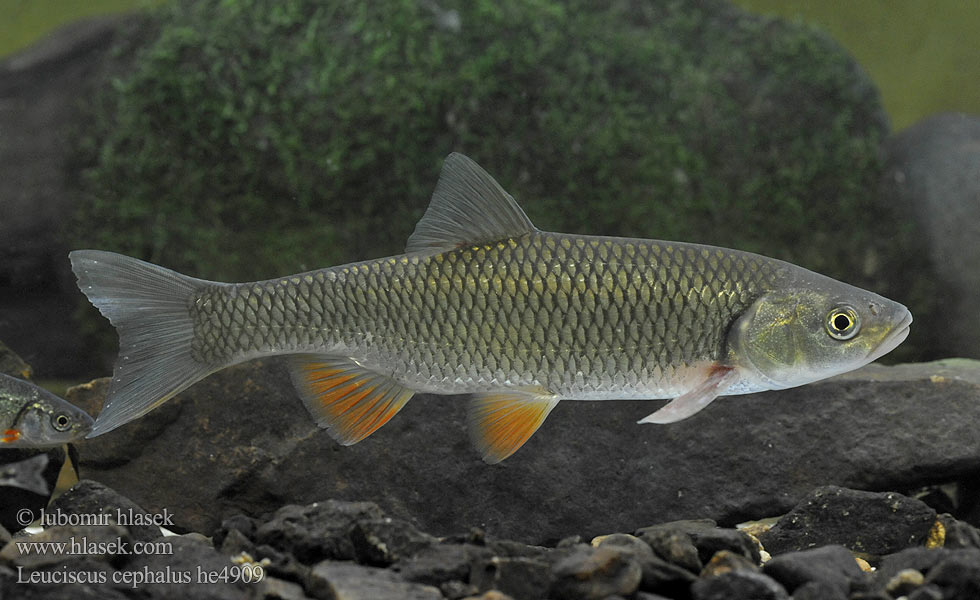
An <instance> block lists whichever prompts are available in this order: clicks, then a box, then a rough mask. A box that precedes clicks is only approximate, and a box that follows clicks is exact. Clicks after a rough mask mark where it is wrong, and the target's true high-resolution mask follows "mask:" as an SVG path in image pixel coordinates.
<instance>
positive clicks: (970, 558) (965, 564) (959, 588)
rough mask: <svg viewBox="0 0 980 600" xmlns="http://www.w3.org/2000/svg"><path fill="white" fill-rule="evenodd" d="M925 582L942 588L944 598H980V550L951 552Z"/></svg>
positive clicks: (968, 549)
mask: <svg viewBox="0 0 980 600" xmlns="http://www.w3.org/2000/svg"><path fill="white" fill-rule="evenodd" d="M925 581H926V583H927V584H932V585H935V586H937V587H938V588H940V589H941V590H942V591H943V597H944V598H957V599H958V598H980V550H978V549H976V548H967V549H961V550H951V551H950V552H949V554H948V555H947V556H946V557H945V558H944V559H943V560H942V561H940V562H939V563H937V564H936V565H935V566H934V567H933V568H932V569H930V570H929V573H928V574H927V575H926V580H925Z"/></svg>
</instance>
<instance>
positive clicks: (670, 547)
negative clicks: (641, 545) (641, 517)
mask: <svg viewBox="0 0 980 600" xmlns="http://www.w3.org/2000/svg"><path fill="white" fill-rule="evenodd" d="M714 527H715V522H714V521H674V522H671V523H661V524H659V525H652V526H650V527H644V528H642V529H638V530H637V531H636V537H638V538H640V539H641V540H643V541H644V542H646V543H647V544H649V545H650V547H651V548H653V551H654V552H656V553H657V555H658V556H659V557H660V558H662V559H664V560H666V561H667V562H669V563H672V564H675V565H677V566H680V567H684V568H685V569H687V570H689V571H691V572H692V573H700V572H701V569H702V567H703V563H702V562H701V558H700V556H699V553H698V549H697V547H696V546H695V545H694V542H693V541H692V539H691V534H690V532H691V531H694V530H708V529H712V528H714Z"/></svg>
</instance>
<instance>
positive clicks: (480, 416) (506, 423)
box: [469, 390, 558, 464]
mask: <svg viewBox="0 0 980 600" xmlns="http://www.w3.org/2000/svg"><path fill="white" fill-rule="evenodd" d="M557 404H558V400H557V399H555V398H554V397H553V396H551V395H548V394H547V392H545V391H544V390H541V392H539V393H534V392H526V391H521V390H515V391H506V392H491V393H485V394H478V395H477V396H475V397H474V398H473V400H472V401H471V403H470V413H469V421H470V434H471V436H472V437H473V443H474V444H475V445H476V447H477V450H479V451H480V454H482V455H483V460H484V461H485V462H487V463H489V464H495V463H499V462H500V461H502V460H504V459H505V458H507V457H508V456H510V455H511V454H513V453H514V452H516V451H517V449H518V448H520V447H521V446H523V445H524V442H526V441H527V440H528V439H529V438H530V437H531V436H532V435H534V432H535V431H537V430H538V427H540V426H541V424H542V423H544V420H545V418H547V416H548V413H550V412H551V410H552V409H553V408H554V407H555V405H557Z"/></svg>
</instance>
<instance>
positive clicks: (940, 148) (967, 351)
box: [881, 113, 980, 358]
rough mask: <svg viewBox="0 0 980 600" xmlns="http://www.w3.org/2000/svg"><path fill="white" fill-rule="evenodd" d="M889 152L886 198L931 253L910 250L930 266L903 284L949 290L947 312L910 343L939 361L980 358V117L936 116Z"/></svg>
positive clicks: (927, 319)
mask: <svg viewBox="0 0 980 600" xmlns="http://www.w3.org/2000/svg"><path fill="white" fill-rule="evenodd" d="M882 149H883V152H884V155H885V179H884V184H885V185H883V186H882V190H881V195H882V197H883V198H884V199H885V201H886V202H887V203H888V206H889V207H890V208H891V210H894V211H898V214H899V215H900V216H901V217H902V218H903V219H904V220H905V221H906V222H912V223H914V232H915V236H916V238H917V239H918V240H920V243H921V244H923V245H924V248H923V250H924V252H921V251H920V252H916V250H918V249H912V248H910V249H909V251H908V252H907V256H908V259H909V262H910V263H913V264H915V263H917V262H919V259H917V258H916V256H917V255H918V254H923V255H925V257H926V258H927V259H928V263H927V264H926V265H923V267H924V269H923V267H920V268H917V269H916V268H913V269H912V270H911V271H912V272H910V273H907V274H905V275H904V277H906V278H918V279H919V280H920V281H922V282H923V284H924V285H923V287H926V288H927V289H932V290H935V289H942V290H943V294H942V302H941V304H940V303H934V305H933V306H931V307H930V310H927V311H920V312H916V315H915V320H916V330H915V331H913V332H912V333H911V335H910V336H909V341H910V342H913V343H919V339H921V340H922V343H923V345H928V346H931V348H932V351H933V352H934V355H937V356H966V357H972V358H980V346H978V344H977V340H978V339H980V311H978V310H977V309H976V307H977V306H978V305H980V202H977V198H978V197H980V116H977V115H968V114H962V113H947V114H939V115H935V116H931V117H929V118H926V119H923V120H922V121H920V122H918V123H916V124H915V125H913V126H911V127H909V128H908V129H905V130H904V131H902V132H901V133H898V134H896V135H894V136H892V137H891V138H889V139H887V140H886V141H885V143H884V144H883V148H882ZM906 266H911V265H903V267H906ZM903 270H905V269H903ZM896 283H901V276H900V277H899V278H898V280H897V281H896ZM913 284H914V281H913ZM910 287H911V286H910ZM912 290H913V291H917V290H915V288H912ZM882 291H885V290H882ZM908 293H909V291H908V289H907V290H906V295H907V294H908ZM927 293H928V292H923V293H922V294H923V295H925V294H927ZM917 299H918V298H917ZM925 300H927V299H925ZM924 304H925V303H924ZM910 306H912V305H911V304H910Z"/></svg>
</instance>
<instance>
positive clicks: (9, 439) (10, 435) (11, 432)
mask: <svg viewBox="0 0 980 600" xmlns="http://www.w3.org/2000/svg"><path fill="white" fill-rule="evenodd" d="M19 439H20V431H19V430H17V429H8V430H6V431H4V432H3V437H0V442H3V443H4V444H12V443H13V442H16V441H17V440H19Z"/></svg>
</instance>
